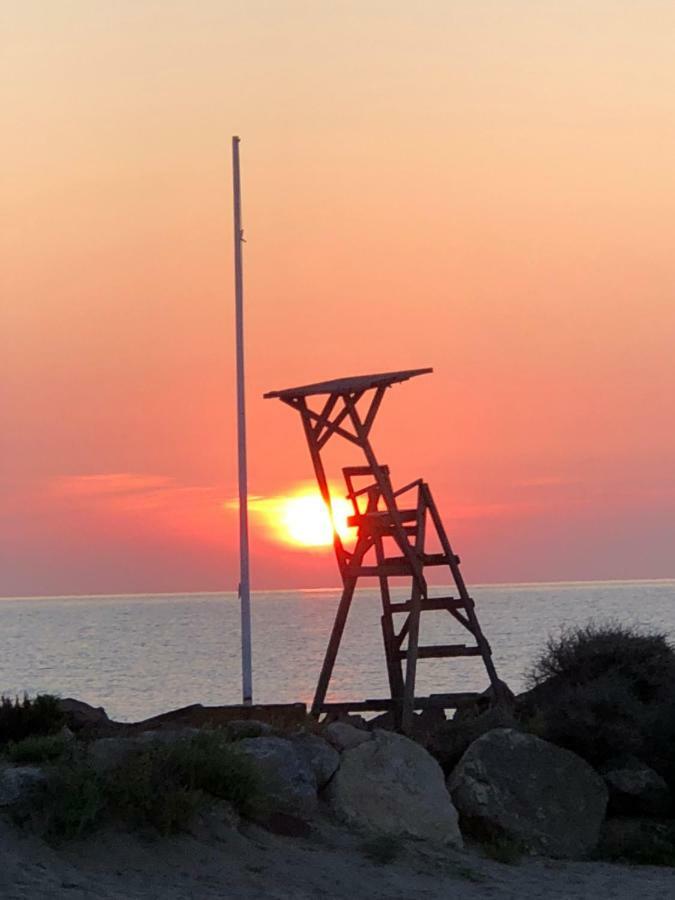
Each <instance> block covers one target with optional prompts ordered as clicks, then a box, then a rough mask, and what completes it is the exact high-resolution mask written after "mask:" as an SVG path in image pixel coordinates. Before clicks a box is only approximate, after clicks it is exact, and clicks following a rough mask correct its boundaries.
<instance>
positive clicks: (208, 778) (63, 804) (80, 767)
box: [13, 732, 261, 841]
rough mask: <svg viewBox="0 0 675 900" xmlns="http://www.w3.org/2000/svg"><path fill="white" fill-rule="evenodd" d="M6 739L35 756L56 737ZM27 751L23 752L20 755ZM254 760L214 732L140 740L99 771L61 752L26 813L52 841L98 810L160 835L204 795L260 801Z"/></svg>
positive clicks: (82, 827)
mask: <svg viewBox="0 0 675 900" xmlns="http://www.w3.org/2000/svg"><path fill="white" fill-rule="evenodd" d="M51 740H52V744H48V743H47V739H44V738H43V739H41V742H38V741H37V740H36V739H32V743H30V744H29V743H28V742H27V741H23V742H21V743H17V744H15V745H13V752H14V754H15V756H16V754H17V753H19V754H24V755H23V757H22V759H23V760H26V759H28V757H29V756H30V757H31V758H32V759H35V756H37V755H38V753H40V754H42V756H41V759H42V761H44V760H45V756H49V755H50V754H51V753H54V754H56V752H57V749H59V745H58V743H57V741H56V739H55V738H52V739H51ZM26 754H28V756H27V755H26ZM260 794H261V790H260V782H259V779H258V774H257V771H256V769H255V767H254V764H253V763H252V762H251V760H250V759H248V757H246V756H245V755H244V754H242V753H241V752H240V751H238V750H237V749H236V747H233V746H232V745H231V744H230V743H228V741H227V739H226V738H225V737H224V736H223V735H222V734H219V733H217V732H210V733H207V734H200V735H198V736H197V737H194V738H192V739H190V740H182V741H177V742H176V743H173V744H164V743H158V742H153V743H150V744H148V745H139V747H138V749H137V750H136V751H135V752H133V753H132V754H131V756H129V758H128V759H127V760H126V761H125V762H124V763H122V764H121V765H119V766H117V767H116V768H114V769H112V770H111V771H109V772H106V773H105V774H97V773H96V772H95V771H94V769H93V768H92V767H91V766H90V765H89V763H88V760H87V755H86V752H85V751H83V750H79V749H76V750H75V751H74V752H72V753H64V754H63V755H62V756H61V757H60V759H59V760H58V762H57V765H56V766H55V768H54V769H53V770H52V771H51V773H50V775H49V778H48V780H47V783H46V785H45V786H44V787H43V789H42V790H40V791H39V792H37V793H36V796H35V798H34V799H33V809H32V811H33V816H32V818H33V820H34V821H36V820H37V822H39V823H41V824H42V826H43V830H44V832H45V835H46V837H48V838H51V839H52V840H55V841H60V840H68V839H71V838H75V837H79V836H80V835H82V834H84V833H85V832H88V831H91V830H92V829H93V828H95V827H96V825H97V824H98V823H99V822H100V821H101V820H102V819H103V818H104V817H105V816H112V817H113V818H116V819H118V820H119V821H121V822H124V823H126V824H127V825H130V826H131V827H147V826H152V827H154V828H156V829H157V830H158V831H159V832H160V833H161V834H173V833H176V832H179V831H183V830H185V829H187V828H188V827H189V825H190V822H191V821H192V819H193V817H194V815H195V813H196V812H197V811H198V809H199V808H200V807H201V806H203V805H204V804H206V803H208V802H209V798H214V797H215V798H218V799H221V800H226V801H227V802H229V803H231V804H232V806H234V807H235V808H236V809H237V810H238V811H239V812H241V813H245V814H246V813H252V812H253V811H254V810H255V809H256V808H257V805H258V804H259V802H260Z"/></svg>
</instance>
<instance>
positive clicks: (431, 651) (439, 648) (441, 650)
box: [398, 644, 480, 659]
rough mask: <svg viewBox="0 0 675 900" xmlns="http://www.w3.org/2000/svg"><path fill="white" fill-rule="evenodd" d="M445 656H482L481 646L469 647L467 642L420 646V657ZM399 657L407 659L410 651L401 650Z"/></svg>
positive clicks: (435, 657) (418, 650) (436, 657)
mask: <svg viewBox="0 0 675 900" xmlns="http://www.w3.org/2000/svg"><path fill="white" fill-rule="evenodd" d="M444 656H480V647H469V646H467V644H445V645H443V644H439V645H432V646H430V647H418V648H417V658H418V659H440V658H441V657H444ZM398 658H399V659H407V658H408V651H407V650H401V651H400V652H399V654H398Z"/></svg>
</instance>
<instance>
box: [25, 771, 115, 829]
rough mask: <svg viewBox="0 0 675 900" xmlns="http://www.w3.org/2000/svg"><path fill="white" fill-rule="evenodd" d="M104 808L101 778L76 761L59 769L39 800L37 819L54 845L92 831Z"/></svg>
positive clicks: (37, 801) (104, 799)
mask: <svg viewBox="0 0 675 900" xmlns="http://www.w3.org/2000/svg"><path fill="white" fill-rule="evenodd" d="M105 806H106V798H105V793H104V789H103V783H102V781H101V778H100V777H99V776H98V775H97V774H96V772H94V770H93V769H92V768H90V766H88V765H87V764H86V763H85V762H82V761H78V760H75V759H72V760H69V761H68V763H65V764H63V765H61V766H59V767H58V768H57V769H56V770H55V771H54V772H53V773H52V775H51V777H50V779H49V781H48V782H47V784H46V786H45V788H44V790H43V791H42V792H41V793H40V794H39V795H38V797H37V798H36V812H37V814H38V819H41V820H42V827H43V830H44V832H45V834H46V836H47V837H48V838H50V839H51V840H53V841H62V840H71V839H72V838H76V837H80V836H81V835H83V834H85V833H86V832H89V831H91V829H92V828H93V827H94V826H95V825H96V824H97V822H98V821H99V819H100V817H101V815H102V814H103V811H104V809H105Z"/></svg>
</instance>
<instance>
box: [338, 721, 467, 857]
mask: <svg viewBox="0 0 675 900" xmlns="http://www.w3.org/2000/svg"><path fill="white" fill-rule="evenodd" d="M327 796H328V799H329V801H330V804H331V807H332V809H333V811H334V812H335V813H336V814H337V816H338V817H339V818H340V819H341V820H342V821H344V822H346V823H347V824H348V825H351V826H353V827H356V828H360V829H363V830H365V831H368V832H371V833H374V834H386V835H393V836H400V837H412V838H421V839H425V840H429V841H433V842H435V843H441V844H446V845H451V846H455V847H460V846H461V845H462V837H461V834H460V832H459V827H458V820H457V812H456V810H455V808H454V806H453V805H452V801H451V800H450V796H449V795H448V792H447V791H446V789H445V784H444V781H443V772H442V770H441V767H440V766H439V765H438V763H437V762H436V760H435V759H434V758H433V757H432V756H430V754H429V753H427V751H426V750H425V749H424V748H423V747H420V745H419V744H416V743H414V742H413V741H411V740H409V739H408V738H405V737H402V736H401V735H398V734H393V733H391V732H387V731H381V730H376V731H374V732H373V736H372V738H371V740H368V741H364V742H363V743H361V744H359V745H358V746H356V747H352V748H351V749H348V750H345V751H344V752H343V753H342V758H341V761H340V768H339V769H338V771H337V772H336V773H335V775H334V777H333V780H332V781H331V782H330V784H329V785H328V788H327Z"/></svg>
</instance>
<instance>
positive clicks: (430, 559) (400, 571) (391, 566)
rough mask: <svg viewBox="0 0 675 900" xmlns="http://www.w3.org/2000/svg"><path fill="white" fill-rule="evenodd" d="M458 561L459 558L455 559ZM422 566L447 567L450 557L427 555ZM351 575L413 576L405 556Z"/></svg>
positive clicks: (386, 560)
mask: <svg viewBox="0 0 675 900" xmlns="http://www.w3.org/2000/svg"><path fill="white" fill-rule="evenodd" d="M455 559H457V557H455ZM420 562H421V564H422V566H447V565H449V562H448V557H447V556H446V555H445V553H425V554H423V556H422V557H421V559H420ZM350 574H351V575H354V576H356V577H357V578H358V577H367V576H373V577H377V576H378V575H388V576H390V577H394V576H396V575H412V568H411V565H410V563H409V562H408V560H407V559H406V557H405V556H391V557H389V559H385V560H384V562H383V563H382V565H381V566H359V568H358V569H356V571H354V572H350Z"/></svg>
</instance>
